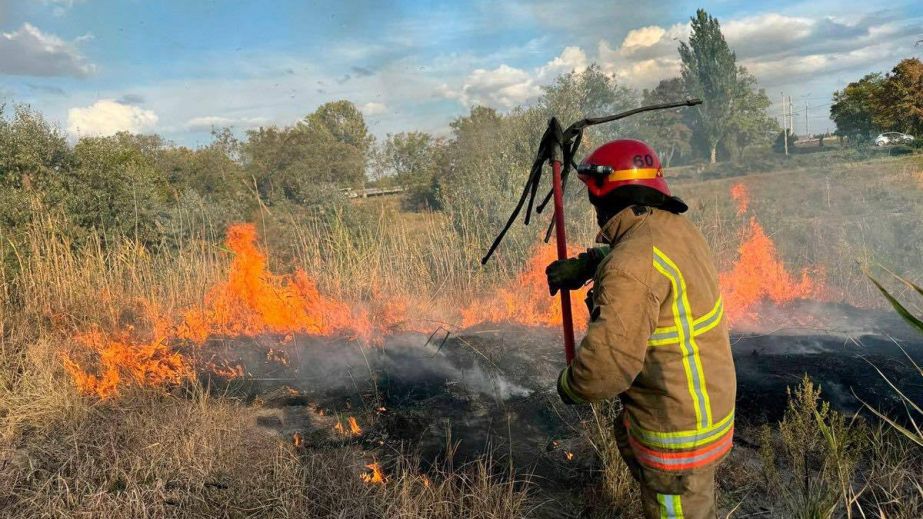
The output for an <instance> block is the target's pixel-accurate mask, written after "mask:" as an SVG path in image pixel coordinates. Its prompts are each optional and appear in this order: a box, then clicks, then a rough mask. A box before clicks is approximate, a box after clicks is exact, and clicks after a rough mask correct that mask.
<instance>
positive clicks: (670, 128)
mask: <svg viewBox="0 0 923 519" xmlns="http://www.w3.org/2000/svg"><path fill="white" fill-rule="evenodd" d="M641 97H642V104H645V105H648V104H659V103H668V102H672V101H678V100H681V99H685V97H686V91H685V89H684V88H683V81H682V80H681V79H680V78H673V79H664V80H661V81H660V83H658V84H657V87H655V88H654V89H653V90H644V92H643V93H642V96H641ZM686 119H687V116H686V110H685V109H683V108H674V109H671V110H658V111H656V112H651V113H649V114H647V115H645V116H644V117H643V118H642V120H641V121H640V125H639V134H640V136H641V138H642V139H644V140H645V141H647V142H648V143H649V144H650V145H651V146H653V147H654V149H656V150H657V154H658V155H660V160H661V161H662V162H663V164H664V165H665V166H669V165H670V163H671V162H672V161H673V157H674V155H675V154H677V153H678V154H679V155H680V157H682V156H684V155H687V154H688V153H689V152H690V151H691V149H692V148H691V137H692V129H691V128H689V125H688V124H687V120H686Z"/></svg>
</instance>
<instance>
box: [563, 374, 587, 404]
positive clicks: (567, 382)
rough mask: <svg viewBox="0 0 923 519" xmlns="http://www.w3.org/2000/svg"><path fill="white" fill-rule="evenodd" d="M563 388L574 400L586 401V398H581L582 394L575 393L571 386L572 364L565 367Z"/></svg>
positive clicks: (577, 401) (578, 401) (579, 402)
mask: <svg viewBox="0 0 923 519" xmlns="http://www.w3.org/2000/svg"><path fill="white" fill-rule="evenodd" d="M561 389H562V390H563V391H564V392H565V393H567V396H569V397H570V399H571V400H573V401H574V402H576V403H578V404H584V403H586V400H585V399H583V398H581V397H580V395H578V394H577V393H575V392H574V390H573V389H571V387H570V366H567V367H566V368H564V372H563V373H561Z"/></svg>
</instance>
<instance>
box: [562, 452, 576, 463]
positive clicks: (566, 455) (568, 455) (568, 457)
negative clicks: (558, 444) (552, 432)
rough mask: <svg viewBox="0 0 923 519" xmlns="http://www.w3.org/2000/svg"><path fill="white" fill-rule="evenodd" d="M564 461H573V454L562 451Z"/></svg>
mask: <svg viewBox="0 0 923 519" xmlns="http://www.w3.org/2000/svg"><path fill="white" fill-rule="evenodd" d="M564 459H566V460H567V461H571V460H573V459H574V453H573V452H571V451H564Z"/></svg>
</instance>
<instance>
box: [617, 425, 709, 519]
mask: <svg viewBox="0 0 923 519" xmlns="http://www.w3.org/2000/svg"><path fill="white" fill-rule="evenodd" d="M622 423H624V422H623V419H622V417H619V419H618V420H617V421H616V423H615V438H616V442H617V443H618V447H619V452H620V453H621V454H622V459H624V460H625V464H627V465H628V469H629V470H630V471H631V475H632V476H633V477H634V478H635V479H636V480H637V481H638V483H640V485H641V506H642V508H643V510H644V517H646V518H647V519H668V518H684V519H706V518H707V519H715V518H716V517H717V509H716V506H715V468H716V466H717V464H713V465H709V466H708V467H704V468H700V469H696V470H694V471H692V472H686V473H683V474H670V473H668V472H664V471H660V470H654V469H650V468H647V467H644V466H642V465H641V464H640V463H638V460H637V458H636V457H635V454H634V451H633V450H632V448H631V445H630V444H629V443H628V431H626V429H625V427H624V426H622V425H621V424H622Z"/></svg>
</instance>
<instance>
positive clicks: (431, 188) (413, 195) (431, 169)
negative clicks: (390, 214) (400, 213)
mask: <svg viewBox="0 0 923 519" xmlns="http://www.w3.org/2000/svg"><path fill="white" fill-rule="evenodd" d="M445 148H446V143H445V140H443V139H433V137H432V136H431V135H429V134H428V133H424V132H402V133H398V134H396V135H388V137H387V139H386V140H385V143H384V145H383V146H382V149H381V151H380V153H379V159H378V162H379V164H380V167H381V168H383V169H384V170H386V171H388V172H390V173H391V174H392V175H393V178H394V180H395V181H396V182H397V183H398V184H400V185H401V186H403V187H404V188H406V189H407V193H406V195H405V197H404V207H405V208H406V209H410V210H418V209H438V208H439V207H440V206H441V204H440V203H439V200H438V182H436V172H437V171H439V169H440V168H441V167H443V166H444V160H445Z"/></svg>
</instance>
